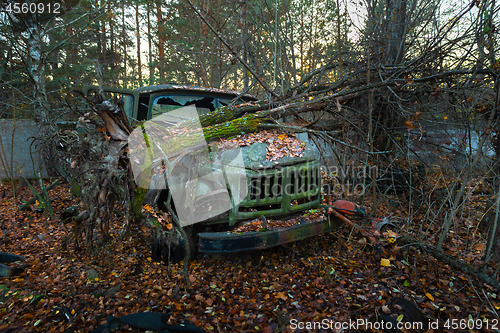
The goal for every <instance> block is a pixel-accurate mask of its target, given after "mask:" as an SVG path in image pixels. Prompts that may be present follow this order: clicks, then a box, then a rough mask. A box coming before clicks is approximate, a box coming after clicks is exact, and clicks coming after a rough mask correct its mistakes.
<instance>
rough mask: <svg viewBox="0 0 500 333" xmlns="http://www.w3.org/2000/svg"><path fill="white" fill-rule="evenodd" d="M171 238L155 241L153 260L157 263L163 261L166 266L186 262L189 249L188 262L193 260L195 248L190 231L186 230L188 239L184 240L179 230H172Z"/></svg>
mask: <svg viewBox="0 0 500 333" xmlns="http://www.w3.org/2000/svg"><path fill="white" fill-rule="evenodd" d="M172 231H173V233H172V234H171V236H170V235H169V236H167V237H165V238H163V239H159V238H157V239H155V240H154V242H153V244H152V258H153V260H155V261H160V260H161V261H163V262H165V263H166V264H168V263H169V262H170V263H171V264H176V263H178V262H181V261H183V260H184V257H185V256H186V253H187V249H188V248H189V254H188V260H192V259H193V258H194V255H195V250H196V249H195V246H194V242H193V238H192V237H191V235H190V233H189V231H188V230H186V233H185V234H186V235H187V239H184V237H183V236H182V235H183V234H182V233H181V232H180V231H179V230H175V229H174V230H172Z"/></svg>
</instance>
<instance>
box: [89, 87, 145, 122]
mask: <svg viewBox="0 0 500 333" xmlns="http://www.w3.org/2000/svg"><path fill="white" fill-rule="evenodd" d="M98 89H99V87H96V86H89V85H85V86H83V93H84V94H85V96H87V97H89V98H92V97H93V96H94V95H95V94H96V93H97V91H98ZM103 90H104V99H105V100H110V101H111V103H113V104H115V105H116V102H117V101H118V100H122V101H123V104H124V105H123V108H124V111H125V114H126V115H127V117H128V118H129V121H130V122H132V121H137V108H138V106H139V92H138V91H135V90H130V89H121V88H109V87H104V88H103Z"/></svg>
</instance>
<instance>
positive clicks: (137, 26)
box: [135, 0, 142, 87]
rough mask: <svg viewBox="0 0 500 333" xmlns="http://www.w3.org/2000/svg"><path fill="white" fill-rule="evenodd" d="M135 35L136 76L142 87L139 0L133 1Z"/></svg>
mask: <svg viewBox="0 0 500 333" xmlns="http://www.w3.org/2000/svg"><path fill="white" fill-rule="evenodd" d="M135 29H136V30H135V36H136V43H137V74H138V75H137V77H138V78H139V86H141V87H142V63H141V33H140V26H139V0H137V1H136V3H135Z"/></svg>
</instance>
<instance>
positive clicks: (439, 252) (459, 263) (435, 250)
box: [398, 237, 500, 290]
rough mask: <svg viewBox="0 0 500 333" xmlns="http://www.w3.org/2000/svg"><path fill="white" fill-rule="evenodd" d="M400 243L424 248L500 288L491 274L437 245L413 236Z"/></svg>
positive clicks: (399, 242) (400, 240)
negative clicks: (450, 254)
mask: <svg viewBox="0 0 500 333" xmlns="http://www.w3.org/2000/svg"><path fill="white" fill-rule="evenodd" d="M398 244H400V245H403V246H411V247H417V248H419V249H422V250H424V251H425V252H427V253H429V254H431V255H432V256H433V257H434V258H436V259H438V260H441V261H443V262H445V263H447V264H449V265H451V266H453V267H455V268H458V269H459V270H461V271H462V272H464V273H466V274H467V275H472V276H474V277H476V278H478V279H479V280H481V281H483V282H485V283H487V284H489V285H491V286H493V287H494V288H496V289H497V290H500V282H498V281H497V280H495V279H494V278H492V277H491V276H489V275H487V274H486V273H484V272H482V271H480V270H479V269H477V268H476V267H474V266H471V265H469V264H467V263H465V262H463V261H462V260H459V259H456V258H453V257H451V256H449V255H447V254H446V253H444V252H443V251H442V250H440V249H438V248H436V247H435V246H432V245H429V244H425V243H422V242H421V241H419V240H417V239H414V238H411V237H404V238H400V239H399V240H398Z"/></svg>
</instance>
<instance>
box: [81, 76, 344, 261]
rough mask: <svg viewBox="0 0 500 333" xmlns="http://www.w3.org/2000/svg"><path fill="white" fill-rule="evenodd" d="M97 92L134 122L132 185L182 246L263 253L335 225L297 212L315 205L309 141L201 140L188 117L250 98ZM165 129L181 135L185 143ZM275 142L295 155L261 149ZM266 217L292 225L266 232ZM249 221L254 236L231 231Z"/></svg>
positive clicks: (192, 90)
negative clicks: (171, 221) (170, 224)
mask: <svg viewBox="0 0 500 333" xmlns="http://www.w3.org/2000/svg"><path fill="white" fill-rule="evenodd" d="M92 90H94V91H95V90H96V87H90V86H86V87H85V88H84V93H85V94H86V95H88V94H89V93H92ZM104 90H105V93H106V94H107V96H105V97H106V98H109V97H111V98H119V99H121V100H122V101H123V102H124V107H123V108H124V109H125V112H126V114H127V116H128V117H129V118H130V119H131V120H132V122H136V123H137V122H139V125H138V126H135V128H136V130H135V131H134V132H135V134H136V135H135V138H136V141H134V140H130V139H129V149H130V154H129V155H130V159H131V161H132V164H133V165H134V161H135V165H136V168H135V169H134V167H133V169H134V176H135V178H136V183H137V185H139V186H140V187H144V188H148V189H149V191H148V193H147V195H146V200H145V202H147V203H148V204H149V205H150V206H153V205H155V206H157V207H158V208H160V209H162V210H166V208H167V207H166V204H167V202H168V204H169V205H171V206H170V207H172V208H173V210H174V211H175V214H176V215H177V216H178V217H179V220H180V224H181V225H182V226H183V227H184V230H186V231H188V234H189V235H190V236H189V237H187V238H189V239H187V240H184V246H186V245H189V246H190V248H191V249H194V247H193V246H194V245H193V244H197V246H198V248H197V249H198V251H199V252H208V253H210V252H211V253H221V252H236V251H245V250H251V249H264V248H269V247H273V246H277V245H280V244H285V243H288V242H293V241H297V240H301V239H305V238H308V237H311V236H315V235H319V234H322V233H327V232H331V231H333V230H335V229H336V228H337V227H338V226H339V225H340V224H341V223H342V219H341V218H340V217H339V216H338V215H328V216H326V217H325V216H324V215H322V217H321V218H319V219H312V220H311V219H309V218H306V217H305V215H304V211H310V210H313V209H315V208H317V207H318V206H320V204H321V167H320V163H319V161H318V160H317V158H316V157H315V154H314V152H313V150H312V148H311V147H310V146H309V145H308V144H306V143H304V142H302V141H300V140H298V139H297V138H295V137H294V136H288V135H286V134H281V135H277V137H274V139H273V137H268V138H267V140H266V138H265V137H264V136H263V135H260V137H258V138H257V139H255V138H254V139H250V140H248V139H249V138H250V137H252V135H253V136H259V133H254V134H248V135H249V136H250V137H247V140H246V141H249V142H250V144H244V145H241V144H236V145H231V144H230V143H231V140H226V141H225V144H224V145H222V146H225V147H220V146H221V145H219V147H217V144H215V145H214V144H213V143H207V142H204V140H203V131H202V126H201V125H200V123H199V121H198V122H196V119H195V118H197V117H198V116H203V115H209V116H210V112H212V111H214V110H216V109H217V108H220V107H222V106H226V105H230V104H231V105H235V104H241V103H247V102H252V101H255V100H256V99H255V98H254V97H252V96H250V95H238V93H236V92H230V91H226V90H218V89H208V88H201V87H191V86H189V87H188V86H181V85H176V84H162V85H156V86H149V87H143V88H138V89H136V90H126V89H111V88H110V89H108V88H105V89H104ZM186 123H189V124H190V125H185V124H186ZM186 127H189V128H190V129H196V128H198V129H199V131H198V132H197V134H196V135H195V137H194V138H193V136H191V137H190V138H186V137H185V136H184V137H182V134H184V133H186V132H187V131H186ZM172 132H180V133H181V136H180V137H181V138H182V140H184V141H182V142H181V143H179V142H180V141H179V140H181V139H179V136H177V137H176V136H172V135H171V133H172ZM191 132H196V131H189V133H191ZM131 137H134V133H132V134H131ZM276 140H278V141H287V140H288V142H290V144H292V145H295V146H297V149H299V148H300V154H295V155H294V156H293V155H287V156H279V155H276V156H273V155H272V154H270V153H269V151H268V150H269V147H270V145H272V144H273V141H276ZM232 141H233V143H235V141H238V140H232ZM186 143H189V144H186ZM240 143H241V140H240ZM234 146H236V148H235V147H234ZM175 147H176V148H175ZM148 154H149V155H148ZM148 156H149V157H148ZM270 156H271V157H272V158H269V157H270ZM193 175H194V176H193ZM271 218H272V219H275V220H280V221H283V220H289V219H293V221H294V223H289V224H285V225H284V226H283V227H281V228H268V227H267V219H271ZM256 219H258V220H259V221H260V222H261V224H260V225H261V228H259V230H258V231H249V232H241V229H240V230H239V229H238V227H241V226H242V225H245V223H248V222H251V221H254V222H255V221H256ZM191 253H193V251H191ZM182 255H183V254H182V253H177V254H174V256H177V258H178V259H179V256H182Z"/></svg>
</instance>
